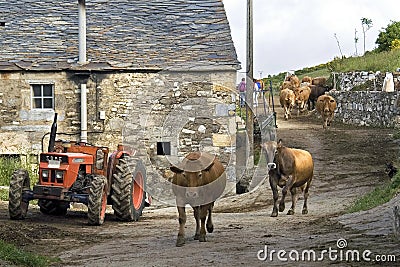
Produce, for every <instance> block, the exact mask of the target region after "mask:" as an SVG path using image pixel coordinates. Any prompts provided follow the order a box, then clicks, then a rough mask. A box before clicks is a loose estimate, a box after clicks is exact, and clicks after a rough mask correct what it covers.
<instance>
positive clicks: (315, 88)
mask: <svg viewBox="0 0 400 267" xmlns="http://www.w3.org/2000/svg"><path fill="white" fill-rule="evenodd" d="M310 89H311V93H310V97H309V98H308V110H313V109H315V102H316V101H317V99H318V97H320V96H321V95H323V94H325V93H326V92H328V91H329V90H331V88H328V87H326V86H319V85H310Z"/></svg>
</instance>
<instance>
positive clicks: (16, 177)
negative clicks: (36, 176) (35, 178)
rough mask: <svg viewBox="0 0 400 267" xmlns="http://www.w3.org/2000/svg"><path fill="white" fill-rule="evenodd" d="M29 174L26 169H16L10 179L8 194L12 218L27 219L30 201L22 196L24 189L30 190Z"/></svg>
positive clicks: (9, 210)
mask: <svg viewBox="0 0 400 267" xmlns="http://www.w3.org/2000/svg"><path fill="white" fill-rule="evenodd" d="M30 184H31V182H30V179H29V174H28V172H27V171H26V170H16V171H14V173H13V175H12V176H11V179H10V191H9V194H8V212H9V213H10V218H11V219H12V220H22V219H25V216H26V213H27V211H28V206H29V201H26V200H24V199H23V198H22V196H23V193H24V191H29V190H30V186H31V185H30Z"/></svg>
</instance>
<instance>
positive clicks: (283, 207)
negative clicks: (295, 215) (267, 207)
mask: <svg viewBox="0 0 400 267" xmlns="http://www.w3.org/2000/svg"><path fill="white" fill-rule="evenodd" d="M284 210H285V204H283V205H279V212H283V211H284Z"/></svg>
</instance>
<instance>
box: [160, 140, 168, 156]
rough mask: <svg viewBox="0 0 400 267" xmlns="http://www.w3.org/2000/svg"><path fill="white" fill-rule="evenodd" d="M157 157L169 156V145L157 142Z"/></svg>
mask: <svg viewBox="0 0 400 267" xmlns="http://www.w3.org/2000/svg"><path fill="white" fill-rule="evenodd" d="M157 155H159V156H165V155H171V143H170V142H157Z"/></svg>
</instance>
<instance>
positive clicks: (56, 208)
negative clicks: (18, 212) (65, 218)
mask: <svg viewBox="0 0 400 267" xmlns="http://www.w3.org/2000/svg"><path fill="white" fill-rule="evenodd" d="M38 205H39V207H40V211H41V212H42V213H44V214H48V215H56V216H62V215H65V214H67V210H68V208H69V202H65V201H58V200H49V199H39V201H38Z"/></svg>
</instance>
